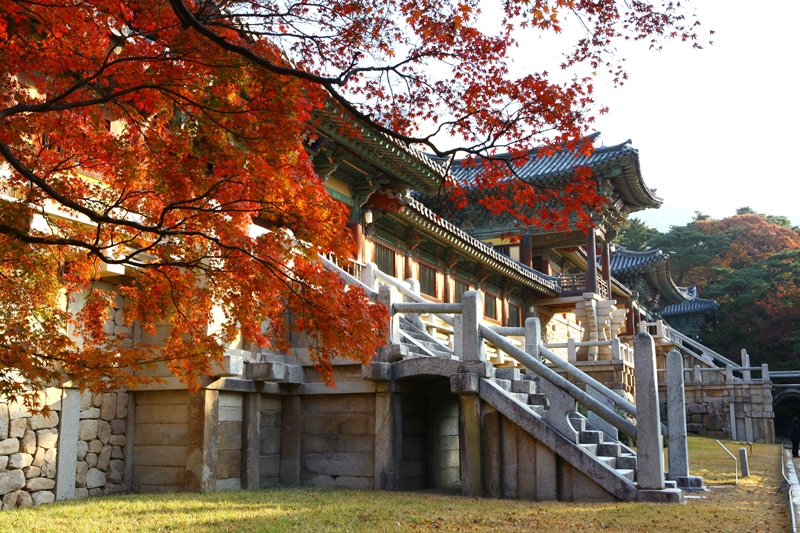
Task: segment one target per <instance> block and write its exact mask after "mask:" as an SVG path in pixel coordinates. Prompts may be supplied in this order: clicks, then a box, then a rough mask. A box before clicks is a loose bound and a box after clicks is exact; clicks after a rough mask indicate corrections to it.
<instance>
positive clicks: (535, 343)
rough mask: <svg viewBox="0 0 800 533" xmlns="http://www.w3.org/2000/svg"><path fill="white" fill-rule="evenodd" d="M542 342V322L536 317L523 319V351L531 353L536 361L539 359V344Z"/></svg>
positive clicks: (540, 358)
mask: <svg viewBox="0 0 800 533" xmlns="http://www.w3.org/2000/svg"><path fill="white" fill-rule="evenodd" d="M541 343H542V324H541V323H540V322H539V319H538V318H536V317H530V318H526V319H525V353H527V354H530V355H532V356H533V357H534V358H535V359H536V360H537V361H541V360H542V357H541V355H539V345H540V344H541Z"/></svg>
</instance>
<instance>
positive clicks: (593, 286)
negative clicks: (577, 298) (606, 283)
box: [586, 229, 597, 292]
mask: <svg viewBox="0 0 800 533" xmlns="http://www.w3.org/2000/svg"><path fill="white" fill-rule="evenodd" d="M586 261H587V263H588V264H587V265H586V292H597V243H596V241H595V238H594V230H593V229H592V230H589V233H587V234H586Z"/></svg>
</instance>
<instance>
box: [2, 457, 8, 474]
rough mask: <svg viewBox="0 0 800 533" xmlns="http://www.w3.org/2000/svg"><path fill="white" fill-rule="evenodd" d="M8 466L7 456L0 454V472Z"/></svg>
mask: <svg viewBox="0 0 800 533" xmlns="http://www.w3.org/2000/svg"><path fill="white" fill-rule="evenodd" d="M7 466H8V456H7V455H0V472H4V471H5V469H6V467H7Z"/></svg>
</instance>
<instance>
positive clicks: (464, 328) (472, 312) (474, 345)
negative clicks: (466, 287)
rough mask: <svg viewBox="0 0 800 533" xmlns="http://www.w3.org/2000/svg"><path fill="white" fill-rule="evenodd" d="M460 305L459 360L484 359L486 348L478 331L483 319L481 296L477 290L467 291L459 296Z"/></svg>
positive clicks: (475, 360) (480, 360) (477, 360)
mask: <svg viewBox="0 0 800 533" xmlns="http://www.w3.org/2000/svg"><path fill="white" fill-rule="evenodd" d="M461 305H462V306H463V308H462V311H461V328H460V329H461V335H460V336H461V360H462V361H464V362H465V363H467V362H482V361H486V348H485V347H484V344H483V339H481V334H480V332H479V331H478V326H480V323H481V321H482V320H483V296H482V295H481V293H480V292H478V291H467V292H465V293H464V294H463V295H462V296H461ZM456 316H457V315H456ZM456 324H458V321H456Z"/></svg>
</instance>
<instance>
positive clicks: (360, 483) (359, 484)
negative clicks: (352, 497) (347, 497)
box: [333, 476, 374, 490]
mask: <svg viewBox="0 0 800 533" xmlns="http://www.w3.org/2000/svg"><path fill="white" fill-rule="evenodd" d="M333 484H334V486H336V487H343V488H346V489H356V490H370V489H372V488H374V487H373V485H374V483H373V481H372V478H369V477H352V476H339V477H337V478H336V479H335V480H334V482H333Z"/></svg>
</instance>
